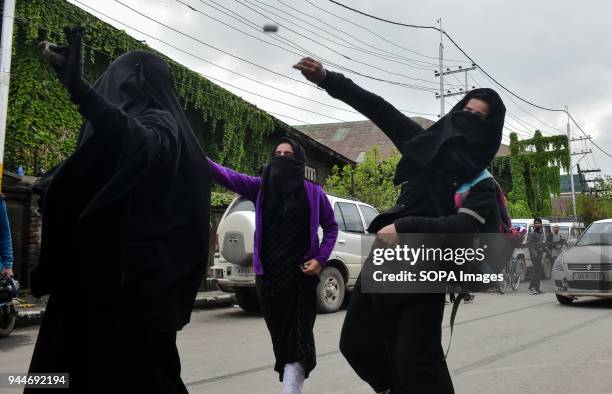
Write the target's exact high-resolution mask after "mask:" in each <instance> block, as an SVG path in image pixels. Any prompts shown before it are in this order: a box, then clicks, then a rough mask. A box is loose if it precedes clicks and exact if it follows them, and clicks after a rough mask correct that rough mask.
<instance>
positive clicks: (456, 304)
mask: <svg viewBox="0 0 612 394" xmlns="http://www.w3.org/2000/svg"><path fill="white" fill-rule="evenodd" d="M464 294H465V293H459V295H457V297H455V301H454V302H453V309H452V310H451V315H450V338H449V339H448V347H447V348H446V353H445V354H444V359H445V360H446V357H447V356H448V352H449V351H450V347H451V343H452V341H453V328H454V327H455V317H456V316H457V310H458V309H459V304H461V301H462V300H463V296H464Z"/></svg>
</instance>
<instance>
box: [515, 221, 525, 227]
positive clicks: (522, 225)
mask: <svg viewBox="0 0 612 394" xmlns="http://www.w3.org/2000/svg"><path fill="white" fill-rule="evenodd" d="M512 227H514V228H519V227H522V228H527V223H519V222H512Z"/></svg>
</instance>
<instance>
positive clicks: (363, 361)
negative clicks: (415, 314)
mask: <svg viewBox="0 0 612 394" xmlns="http://www.w3.org/2000/svg"><path fill="white" fill-rule="evenodd" d="M374 296H375V295H373V294H368V293H362V292H361V285H360V280H357V284H356V285H355V288H354V290H353V292H352V293H351V299H350V302H349V306H348V309H347V311H346V316H345V318H344V324H343V326H342V334H341V336H340V351H341V352H342V355H343V356H344V357H345V358H346V360H347V361H348V363H349V364H350V366H351V367H352V368H353V370H354V371H355V373H357V375H358V376H359V377H360V378H361V379H362V380H364V381H365V382H367V383H368V384H369V385H370V386H371V387H372V388H373V389H374V390H375V391H376V392H384V391H385V390H387V389H388V388H390V387H391V384H392V381H393V376H392V374H391V367H390V365H389V362H388V355H387V352H386V349H385V345H384V338H383V335H382V333H381V332H380V330H379V324H378V319H377V317H376V313H375V310H374V307H373V301H372V298H373V297H374Z"/></svg>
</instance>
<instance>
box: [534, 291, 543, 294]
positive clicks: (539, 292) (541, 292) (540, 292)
mask: <svg viewBox="0 0 612 394" xmlns="http://www.w3.org/2000/svg"><path fill="white" fill-rule="evenodd" d="M536 292H537V293H538V294H544V292H543V291H542V290H536Z"/></svg>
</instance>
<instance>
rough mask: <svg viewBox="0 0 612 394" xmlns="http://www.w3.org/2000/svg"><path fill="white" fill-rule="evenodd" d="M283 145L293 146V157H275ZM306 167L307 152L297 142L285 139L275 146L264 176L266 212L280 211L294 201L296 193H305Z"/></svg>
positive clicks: (263, 188) (263, 189)
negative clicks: (282, 206)
mask: <svg viewBox="0 0 612 394" xmlns="http://www.w3.org/2000/svg"><path fill="white" fill-rule="evenodd" d="M283 143H284V144H289V145H291V147H292V148H293V157H286V156H283V157H281V156H279V157H276V156H275V155H274V151H276V148H277V147H278V146H279V145H280V144H283ZM305 166H306V152H305V151H304V148H302V146H301V145H300V144H299V143H298V142H297V141H295V140H293V139H291V138H288V137H283V138H281V139H280V140H279V141H278V142H277V143H276V144H275V145H274V150H273V151H272V158H271V159H270V163H269V164H268V165H267V166H266V167H265V168H264V170H263V174H262V191H263V204H264V212H269V211H270V210H273V209H278V208H279V207H280V206H281V205H282V204H287V202H288V201H290V200H293V197H294V196H295V195H296V193H299V192H302V191H304V177H305Z"/></svg>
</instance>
